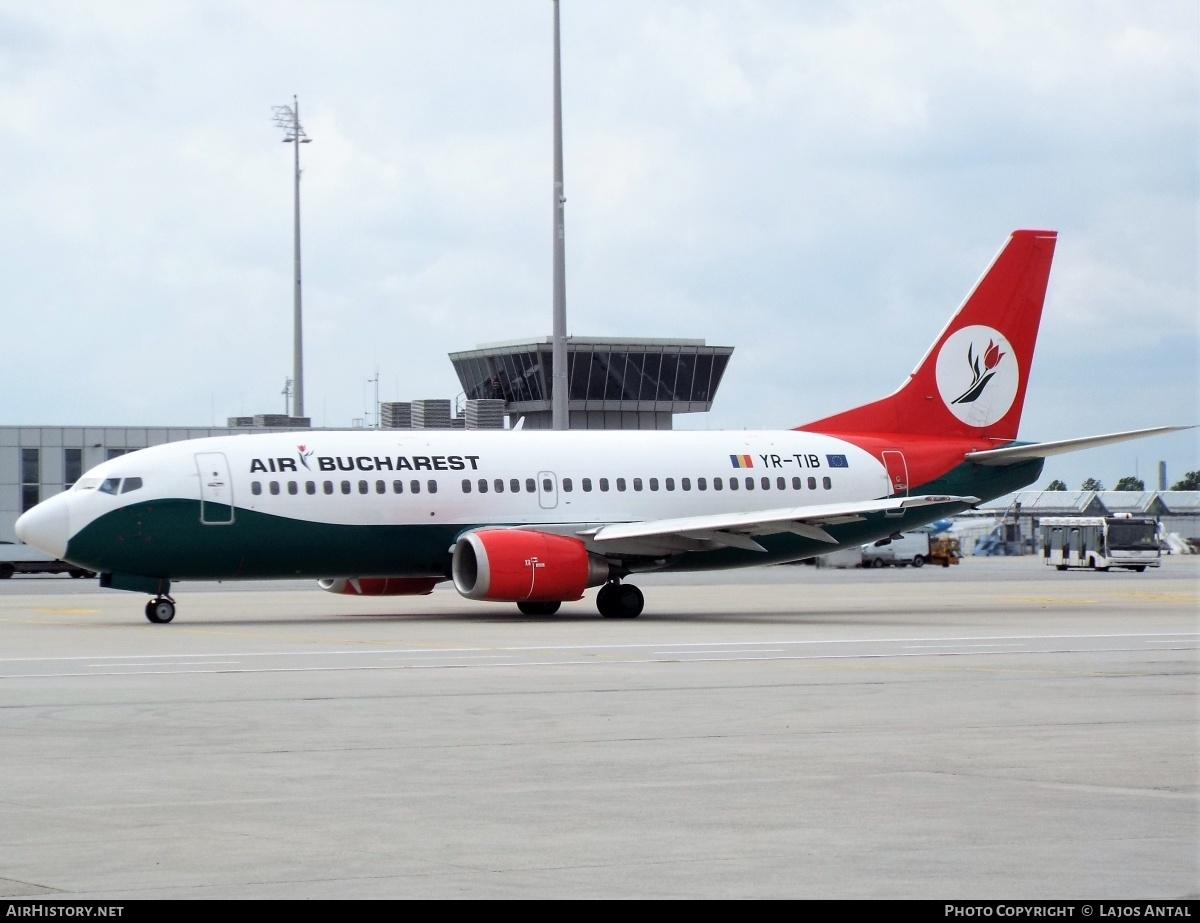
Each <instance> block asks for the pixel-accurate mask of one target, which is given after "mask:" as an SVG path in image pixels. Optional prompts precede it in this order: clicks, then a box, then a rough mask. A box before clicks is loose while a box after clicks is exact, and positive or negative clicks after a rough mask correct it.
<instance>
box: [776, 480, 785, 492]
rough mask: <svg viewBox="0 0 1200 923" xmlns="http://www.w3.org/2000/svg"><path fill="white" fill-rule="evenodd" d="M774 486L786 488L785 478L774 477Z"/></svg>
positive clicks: (781, 488)
mask: <svg viewBox="0 0 1200 923" xmlns="http://www.w3.org/2000/svg"><path fill="white" fill-rule="evenodd" d="M775 486H776V487H778V488H779V489H780V490H787V478H776V479H775Z"/></svg>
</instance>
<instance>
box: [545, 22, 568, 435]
mask: <svg viewBox="0 0 1200 923" xmlns="http://www.w3.org/2000/svg"><path fill="white" fill-rule="evenodd" d="M553 2H554V336H553V340H552V352H551V378H552V384H551V388H550V398H551V403H550V420H551V426H552V427H553V428H554V429H570V426H571V421H570V413H569V409H568V406H569V405H568V403H567V398H568V394H567V389H568V383H567V277H566V267H565V265H564V264H565V262H566V243H565V237H566V222H565V218H564V207H565V206H566V203H567V198H566V196H565V195H563V151H562V65H561V63H560V58H559V38H558V0H553Z"/></svg>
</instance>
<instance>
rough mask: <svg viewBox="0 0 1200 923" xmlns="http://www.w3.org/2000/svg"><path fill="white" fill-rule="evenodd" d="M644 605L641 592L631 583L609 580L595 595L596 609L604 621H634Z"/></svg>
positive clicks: (644, 601)
mask: <svg viewBox="0 0 1200 923" xmlns="http://www.w3.org/2000/svg"><path fill="white" fill-rule="evenodd" d="M645 604H646V600H645V597H643V596H642V591H641V590H639V589H638V588H637V587H635V586H634V585H633V584H631V583H618V582H617V581H616V580H610V581H609V582H608V583H606V584H604V586H602V587H600V592H599V593H597V594H596V608H597V609H599V610H600V614H601V615H602V616H604V617H605V618H606V619H636V618H637V617H638V616H639V615H641V614H642V607H643V606H644V605H645Z"/></svg>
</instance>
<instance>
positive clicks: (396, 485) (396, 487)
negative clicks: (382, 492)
mask: <svg viewBox="0 0 1200 923" xmlns="http://www.w3.org/2000/svg"><path fill="white" fill-rule="evenodd" d="M392 493H394V494H402V493H404V482H403V481H392Z"/></svg>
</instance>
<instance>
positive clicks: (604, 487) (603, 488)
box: [600, 478, 608, 493]
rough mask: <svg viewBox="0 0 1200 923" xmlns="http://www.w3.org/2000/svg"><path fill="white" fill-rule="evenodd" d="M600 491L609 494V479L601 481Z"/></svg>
mask: <svg viewBox="0 0 1200 923" xmlns="http://www.w3.org/2000/svg"><path fill="white" fill-rule="evenodd" d="M600 490H601V492H603V493H608V478H601V479H600Z"/></svg>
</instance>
